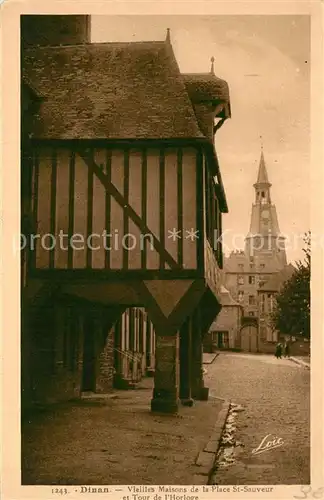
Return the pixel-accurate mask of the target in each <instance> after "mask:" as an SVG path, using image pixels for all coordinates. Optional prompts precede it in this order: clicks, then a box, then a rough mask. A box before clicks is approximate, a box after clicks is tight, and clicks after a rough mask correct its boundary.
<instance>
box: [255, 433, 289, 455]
mask: <svg viewBox="0 0 324 500" xmlns="http://www.w3.org/2000/svg"><path fill="white" fill-rule="evenodd" d="M270 437H271V434H267V435H266V436H265V437H264V438H263V439H262V441H261V443H260V444H259V446H258V447H257V448H254V449H253V450H252V454H253V455H258V454H260V453H263V452H264V451H269V450H273V449H274V448H279V446H282V445H283V444H284V441H283V439H282V438H277V437H274V438H273V439H269V438H270Z"/></svg>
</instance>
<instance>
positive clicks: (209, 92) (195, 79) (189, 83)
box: [183, 73, 230, 116]
mask: <svg viewBox="0 0 324 500" xmlns="http://www.w3.org/2000/svg"><path fill="white" fill-rule="evenodd" d="M183 78H184V81H185V84H186V88H187V91H188V94H189V96H190V99H191V100H192V102H195V103H198V102H214V103H219V102H224V103H226V104H227V106H228V108H227V113H228V115H229V116H230V98H229V88H228V84H227V82H226V81H225V80H222V79H221V78H218V77H217V76H215V75H214V74H213V73H186V74H183Z"/></svg>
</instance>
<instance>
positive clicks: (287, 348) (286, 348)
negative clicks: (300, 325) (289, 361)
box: [285, 342, 290, 358]
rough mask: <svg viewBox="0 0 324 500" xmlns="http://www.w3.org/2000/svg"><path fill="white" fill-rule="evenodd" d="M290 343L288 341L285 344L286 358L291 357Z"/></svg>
mask: <svg viewBox="0 0 324 500" xmlns="http://www.w3.org/2000/svg"><path fill="white" fill-rule="evenodd" d="M289 351H290V350H289V344H288V342H286V344H285V358H289Z"/></svg>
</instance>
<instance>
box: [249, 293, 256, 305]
mask: <svg viewBox="0 0 324 500" xmlns="http://www.w3.org/2000/svg"><path fill="white" fill-rule="evenodd" d="M249 305H250V306H254V305H255V296H254V295H249Z"/></svg>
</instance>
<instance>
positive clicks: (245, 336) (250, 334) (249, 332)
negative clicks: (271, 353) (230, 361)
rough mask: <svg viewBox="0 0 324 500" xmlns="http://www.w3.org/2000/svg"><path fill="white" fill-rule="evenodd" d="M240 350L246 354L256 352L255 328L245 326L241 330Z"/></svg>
mask: <svg viewBox="0 0 324 500" xmlns="http://www.w3.org/2000/svg"><path fill="white" fill-rule="evenodd" d="M241 349H242V351H247V352H257V328H256V326H254V325H246V326H244V327H243V328H242V330H241Z"/></svg>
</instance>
